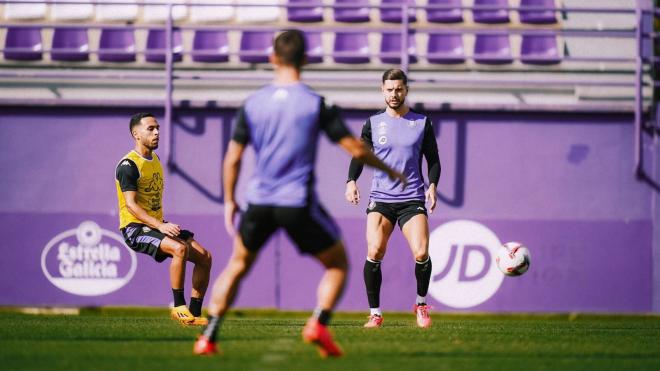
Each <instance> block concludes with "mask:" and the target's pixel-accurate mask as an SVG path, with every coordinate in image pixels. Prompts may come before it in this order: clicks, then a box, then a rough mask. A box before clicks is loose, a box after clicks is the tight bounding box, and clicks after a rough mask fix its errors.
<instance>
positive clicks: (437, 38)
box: [426, 33, 465, 64]
mask: <svg viewBox="0 0 660 371" xmlns="http://www.w3.org/2000/svg"><path fill="white" fill-rule="evenodd" d="M426 50H427V53H426V59H427V60H428V62H429V63H436V64H455V63H463V62H465V49H464V47H463V35H462V34H456V33H451V34H448V33H431V34H429V40H428V45H427V49H426Z"/></svg>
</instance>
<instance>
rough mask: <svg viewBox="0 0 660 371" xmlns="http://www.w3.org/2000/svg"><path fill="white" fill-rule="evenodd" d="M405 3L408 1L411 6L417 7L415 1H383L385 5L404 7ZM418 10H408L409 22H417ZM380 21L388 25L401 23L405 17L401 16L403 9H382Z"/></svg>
mask: <svg viewBox="0 0 660 371" xmlns="http://www.w3.org/2000/svg"><path fill="white" fill-rule="evenodd" d="M404 1H407V2H408V4H409V5H415V1H414V0H381V2H380V3H381V4H383V5H399V6H400V5H402V4H404ZM416 12H417V9H414V8H410V9H408V22H416V21H417V16H416ZM380 20H381V21H383V22H388V23H401V22H402V21H403V17H402V16H401V8H397V9H392V8H381V9H380Z"/></svg>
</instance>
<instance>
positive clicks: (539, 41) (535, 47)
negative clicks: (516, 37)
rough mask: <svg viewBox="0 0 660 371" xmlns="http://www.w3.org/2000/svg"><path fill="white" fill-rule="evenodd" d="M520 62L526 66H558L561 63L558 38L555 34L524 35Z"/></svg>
mask: <svg viewBox="0 0 660 371" xmlns="http://www.w3.org/2000/svg"><path fill="white" fill-rule="evenodd" d="M520 60H521V62H522V63H525V64H557V63H559V62H561V57H560V55H559V50H558V49H557V37H556V36H555V35H554V34H549V35H539V34H534V35H525V34H523V36H522V43H521V47H520Z"/></svg>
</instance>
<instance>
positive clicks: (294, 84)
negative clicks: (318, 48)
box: [193, 30, 405, 357]
mask: <svg viewBox="0 0 660 371" xmlns="http://www.w3.org/2000/svg"><path fill="white" fill-rule="evenodd" d="M305 58H306V57H305V41H304V35H303V33H302V32H300V31H297V30H289V31H285V32H283V33H281V34H280V35H278V36H277V38H276V39H275V41H274V54H273V55H271V57H270V61H271V63H272V65H273V66H274V71H275V78H274V81H273V83H271V84H269V85H267V86H265V87H263V88H262V89H260V90H259V91H257V92H256V93H254V94H253V95H251V96H250V97H249V98H248V99H247V100H246V101H245V104H244V105H243V107H242V108H241V109H240V110H239V112H238V117H237V122H236V126H235V128H234V133H233V136H232V140H231V141H230V143H229V147H228V149H227V153H226V155H225V160H224V164H223V179H224V195H225V227H226V228H227V231H228V233H229V234H230V235H233V236H234V248H233V253H232V256H231V258H230V259H229V262H228V263H227V266H226V267H225V269H224V270H223V272H222V273H221V275H220V276H219V277H218V279H217V280H216V281H215V283H214V285H213V290H212V297H211V303H210V305H209V324H208V326H207V327H206V329H205V330H204V331H203V333H202V335H200V337H199V338H198V340H197V342H196V343H195V346H194V349H193V351H194V353H196V354H213V353H216V352H217V348H216V340H217V334H218V330H219V328H220V325H221V323H222V320H223V316H224V315H225V312H226V311H227V309H228V308H229V307H230V305H231V304H232V302H233V300H234V297H235V296H236V292H237V290H238V286H239V283H240V281H241V280H242V279H243V277H244V276H245V274H246V273H247V272H248V271H249V269H250V267H251V266H252V264H253V262H254V261H255V259H256V257H257V254H258V253H259V250H260V249H261V247H262V246H263V245H264V244H265V243H266V242H267V240H268V238H269V237H270V236H271V235H272V234H273V233H274V232H275V231H276V230H278V229H279V228H283V229H284V230H285V231H286V232H287V234H288V235H289V237H290V238H291V239H292V240H293V241H294V242H295V244H296V245H297V247H298V249H299V251H300V252H301V253H304V254H310V255H312V256H314V257H315V258H316V259H317V260H318V261H319V262H320V263H321V264H322V265H323V267H324V268H325V274H324V275H323V278H322V279H321V282H320V283H319V286H318V292H317V295H318V297H317V300H318V301H317V307H316V310H315V311H314V314H313V316H312V317H311V318H310V319H309V320H308V321H307V324H306V325H305V327H304V329H303V331H302V337H303V340H304V341H305V342H309V343H314V344H316V345H317V346H318V350H319V353H320V355H321V356H322V357H327V356H331V357H338V356H341V355H342V351H341V349H340V348H339V347H338V346H337V344H335V343H334V341H333V340H332V335H331V334H330V331H328V329H327V325H328V322H329V320H330V316H331V312H332V310H333V309H334V308H335V305H336V304H337V301H338V300H339V298H340V296H341V294H342V291H343V288H344V282H345V280H346V271H347V266H348V263H347V259H346V254H345V251H344V245H343V243H342V242H341V240H340V234H339V229H338V228H337V225H336V224H335V223H334V221H333V220H332V219H331V218H330V216H329V215H328V214H327V212H326V211H325V210H324V209H323V207H322V206H321V204H320V203H319V201H318V199H317V197H316V194H315V192H314V163H315V159H316V152H317V142H318V140H319V135H320V134H321V132H324V133H325V134H326V135H327V136H328V137H329V138H330V139H331V140H332V141H333V142H336V143H338V144H339V146H340V147H342V148H343V149H344V150H345V151H346V152H348V153H349V154H350V155H351V156H353V157H355V158H357V159H359V160H360V161H363V162H364V163H366V164H368V165H371V166H374V167H377V168H378V169H380V170H381V171H383V172H384V173H386V174H387V175H388V176H389V177H390V178H396V179H399V180H401V181H403V182H405V179H403V176H402V175H401V174H399V173H397V172H395V171H393V170H392V169H390V168H389V167H387V166H385V165H384V164H383V163H382V162H381V161H380V160H378V158H376V157H375V156H374V154H373V153H372V152H371V151H370V150H369V149H368V148H367V147H366V146H365V145H364V144H363V143H362V142H360V141H359V140H358V139H357V138H355V137H354V136H352V135H351V134H350V132H349V131H348V129H347V128H346V126H345V125H344V123H343V121H342V120H341V118H340V117H339V114H338V111H337V110H336V109H334V108H328V107H326V105H325V103H324V100H323V98H322V97H320V96H319V95H317V94H316V93H314V92H313V91H312V90H311V89H310V88H309V87H308V86H306V85H304V84H302V83H301V82H300V70H301V67H302V65H303V64H304V62H305ZM248 143H250V144H251V145H252V146H253V147H254V150H255V152H256V169H255V171H254V175H253V178H252V180H251V182H250V185H249V187H248V190H247V201H248V208H247V210H246V212H245V213H244V214H243V215H242V218H241V222H240V226H239V229H238V233H235V231H234V227H233V224H232V220H233V218H234V215H235V214H236V212H237V211H238V206H237V204H236V199H235V193H234V191H235V187H236V183H237V180H238V175H239V172H240V166H241V158H242V156H243V151H244V149H245V147H246V145H247V144H248Z"/></svg>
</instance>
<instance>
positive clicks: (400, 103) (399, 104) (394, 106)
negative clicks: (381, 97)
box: [385, 98, 406, 110]
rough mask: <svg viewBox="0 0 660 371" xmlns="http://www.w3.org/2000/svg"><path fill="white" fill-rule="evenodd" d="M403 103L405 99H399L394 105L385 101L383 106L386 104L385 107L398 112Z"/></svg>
mask: <svg viewBox="0 0 660 371" xmlns="http://www.w3.org/2000/svg"><path fill="white" fill-rule="evenodd" d="M405 102H406V98H403V99H401V100H400V101H399V103H398V104H396V105H394V104H391V103H390V101H388V100H387V99H386V100H385V104H387V106H388V107H390V108H391V109H393V110H398V109H399V108H400V107H401V106H402V105H403V104H404V103H405Z"/></svg>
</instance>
